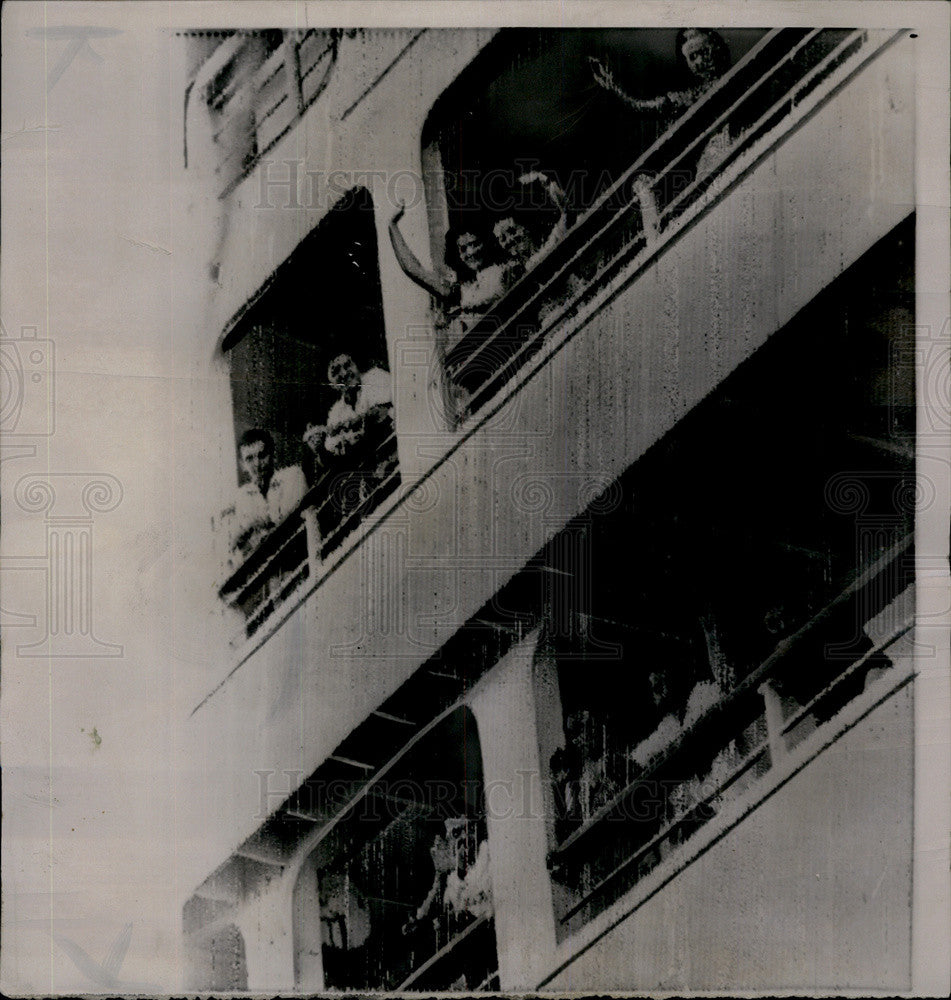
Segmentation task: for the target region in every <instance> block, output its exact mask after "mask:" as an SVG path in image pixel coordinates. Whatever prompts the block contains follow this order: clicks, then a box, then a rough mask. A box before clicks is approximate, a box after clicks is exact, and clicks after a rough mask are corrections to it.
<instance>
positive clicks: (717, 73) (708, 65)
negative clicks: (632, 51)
mask: <svg viewBox="0 0 951 1000" xmlns="http://www.w3.org/2000/svg"><path fill="white" fill-rule="evenodd" d="M675 47H676V55H677V61H678V62H679V63H680V65H681V66H682V67H683V68H684V70H685V72H686V74H687V75H688V76H689V77H690V78H692V80H693V85H692V86H689V87H687V88H686V89H684V90H672V91H669V92H668V93H666V94H661V95H659V96H657V97H634V96H632V95H631V94H629V93H627V91H626V90H624V88H623V87H621V86H620V84H618V82H617V81H616V80H615V78H614V73H613V72H612V71H611V69H610V68H609V67H608V66H606V65H605V64H604V63H603V62H601V60H600V59H597V58H596V57H595V56H589V57H588V59H589V62H590V64H591V69H592V72H593V74H594V80H595V83H597V84H598V86H600V87H603V88H604V89H605V90H606V91H608V92H609V93H611V94H615V95H616V96H617V97H619V98H620V99H621V100H622V101H623V102H624V103H625V104H626V105H627V106H628V107H629V108H631V109H632V110H633V111H637V112H640V113H642V114H650V115H657V116H658V117H659V118H660V120H661V122H662V123H663V125H664V127H665V128H669V127H670V126H671V125H673V123H674V122H675V121H677V119H678V118H679V117H680V116H681V115H682V114H683V113H684V112H685V111H687V110H688V109H689V108H690V107H692V106H693V105H694V104H696V103H697V101H699V100H700V98H701V97H703V96H704V94H706V93H707V91H708V90H710V88H711V87H713V85H714V84H715V83H716V82H717V81H718V80H719V79H720V77H722V76H723V74H724V73H726V71H727V70H728V69H729V68H730V50H729V47H728V46H727V44H726V42H725V41H724V39H723V36H722V35H721V34H720V33H719V32H718V31H714V30H713V29H711V28H684V29H682V30H681V31H679V32H677V39H676V42H675ZM729 145H730V133H729V127H728V126H723V128H721V129H720V130H719V131H718V132H717V133H716V134H715V135H713V136H711V137H710V138H709V139H708V140H707V143H706V146H705V147H704V149H703V151H702V152H701V154H700V158H699V160H698V161H697V166H696V176H698V177H700V176H703V175H704V174H705V173H707V172H708V171H709V170H710V169H712V168H713V167H714V166H715V165H716V164H717V163H718V162H719V161H720V160H721V159H722V157H723V155H724V154H725V153H726V151H727V149H728V147H729Z"/></svg>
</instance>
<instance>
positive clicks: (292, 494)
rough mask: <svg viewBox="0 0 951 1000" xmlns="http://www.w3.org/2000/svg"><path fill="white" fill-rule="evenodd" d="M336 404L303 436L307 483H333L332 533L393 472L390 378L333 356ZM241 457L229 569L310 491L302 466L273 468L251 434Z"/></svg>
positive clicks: (268, 452) (258, 437) (271, 455)
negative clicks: (335, 523)
mask: <svg viewBox="0 0 951 1000" xmlns="http://www.w3.org/2000/svg"><path fill="white" fill-rule="evenodd" d="M327 379H328V382H329V384H330V385H331V386H332V387H333V388H334V389H335V391H336V393H337V398H336V400H335V401H334V402H333V404H332V405H331V407H330V409H329V411H328V413H327V418H326V421H325V422H324V423H316V422H310V423H308V424H307V429H306V430H305V432H304V435H303V444H304V445H305V446H306V448H307V449H308V454H309V456H310V463H311V466H312V468H311V476H310V479H311V481H312V482H313V481H316V480H318V479H325V480H326V479H327V478H328V477H329V478H330V479H332V480H336V483H332V484H331V487H334V486H336V489H333V491H332V496H331V501H332V507H333V509H332V510H331V511H330V512H329V514H330V517H329V518H324V519H323V522H324V523H323V525H321V527H324V526H328V525H330V526H331V527H332V521H333V520H337V521H339V520H340V519H341V518H342V517H344V516H346V515H347V514H349V513H350V512H351V511H352V510H353V509H355V508H356V507H357V506H359V505H360V504H361V503H363V502H365V501H366V500H367V499H368V497H369V496H370V495H371V494H372V493H373V491H374V490H375V489H376V488H377V487H378V486H379V485H380V484H381V483H383V482H385V481H386V480H387V479H389V478H390V477H391V476H392V475H393V473H394V472H395V470H396V450H395V443H394V442H393V439H392V438H393V396H392V389H391V384H390V376H389V374H388V373H387V372H385V371H383V369H381V368H377V367H371V368H369V369H368V370H367V371H365V372H361V371H360V369H359V368H358V366H357V364H356V362H355V361H354V360H353V358H352V357H351V356H350V355H349V354H339V355H337V356H336V357H335V358H334V359H333V360H332V361H331V362H330V364H329V366H328V368H327ZM238 457H239V460H240V463H241V469H242V471H243V473H244V474H245V476H246V477H247V482H245V483H244V484H243V485H241V486H239V487H238V491H237V494H236V497H235V502H234V504H233V505H232V506H231V507H229V508H228V509H227V510H226V511H225V512H224V516H225V521H226V523H227V535H228V553H229V559H228V563H229V568H230V569H234V568H235V567H236V566H237V565H238V564H240V563H241V562H243V561H244V559H245V558H247V556H248V555H250V553H251V552H252V551H253V550H254V549H255V548H257V546H258V545H259V544H260V542H261V540H262V539H263V538H264V537H265V536H266V535H267V534H268V533H269V532H270V531H272V530H273V529H274V528H275V527H276V526H277V525H278V524H280V523H281V522H282V521H283V520H285V519H286V518H287V517H288V516H289V515H290V514H292V513H293V512H294V511H295V510H296V509H297V508H298V507H299V506H300V504H301V501H302V500H303V499H304V495H305V494H306V492H307V478H308V477H306V476H305V474H304V470H303V469H302V468H301V466H300V465H290V466H286V467H284V468H281V469H278V468H276V464H275V448H274V438H273V436H272V435H271V434H270V433H269V432H268V431H266V430H263V429H260V428H252V429H251V430H248V431H246V432H245V433H244V434H243V435H242V436H241V439H240V441H239V442H238Z"/></svg>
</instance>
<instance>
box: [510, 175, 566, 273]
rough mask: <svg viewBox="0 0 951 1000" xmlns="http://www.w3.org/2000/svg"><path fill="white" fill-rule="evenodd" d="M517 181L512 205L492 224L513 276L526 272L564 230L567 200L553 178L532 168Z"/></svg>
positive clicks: (562, 234) (560, 236)
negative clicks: (517, 184) (513, 204)
mask: <svg viewBox="0 0 951 1000" xmlns="http://www.w3.org/2000/svg"><path fill="white" fill-rule="evenodd" d="M518 183H519V188H518V190H517V192H516V196H515V207H514V208H513V209H512V211H510V212H507V213H506V214H504V215H503V216H502V217H501V218H500V219H499V220H498V221H497V222H496V223H495V225H494V226H493V227H492V234H493V235H494V236H495V238H496V240H497V241H498V244H499V246H500V247H501V249H502V253H503V254H504V255H505V257H506V258H507V259H508V261H509V262H510V265H509V267H510V274H511V275H512V276H515V277H518V276H521V275H522V274H524V273H525V272H526V271H530V270H531V269H532V268H533V267H534V266H535V265H536V264H537V263H538V262H539V261H540V260H541V259H542V258H543V257H544V256H545V255H546V254H547V253H548V252H549V250H551V249H552V247H554V246H557V244H558V243H560V242H561V241H562V239H564V236H565V233H566V232H567V231H568V203H567V200H566V198H565V193H564V191H562V189H561V187H560V186H559V184H558V182H557V181H556V180H554V179H553V178H551V177H548V176H547V175H546V174H543V173H541V172H540V171H538V170H533V171H531V172H529V173H526V174H522V175H521V177H519V179H518Z"/></svg>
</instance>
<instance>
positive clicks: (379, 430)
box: [303, 354, 397, 513]
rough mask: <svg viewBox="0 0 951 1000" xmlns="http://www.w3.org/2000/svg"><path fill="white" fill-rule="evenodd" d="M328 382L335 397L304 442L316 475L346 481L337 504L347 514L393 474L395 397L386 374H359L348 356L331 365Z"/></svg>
mask: <svg viewBox="0 0 951 1000" xmlns="http://www.w3.org/2000/svg"><path fill="white" fill-rule="evenodd" d="M327 379H328V382H329V384H330V385H331V386H332V387H334V388H335V389H336V391H337V392H338V393H339V395H338V397H337V399H336V400H335V401H334V403H333V404H332V405H331V407H330V411H329V412H328V414H327V422H326V423H325V424H315V423H309V424H308V425H307V429H306V431H305V432H304V436H303V440H304V444H305V445H307V447H308V448H309V449H310V450H311V452H312V453H313V455H314V462H315V467H316V469H317V471H318V473H320V472H329V473H336V475H337V476H343V477H345V478H346V480H347V482H346V483H344V482H343V481H341V482H340V483H338V490H337V496H336V499H337V502H338V505H339V506H341V508H342V512H343V513H348V512H349V511H350V510H352V509H354V508H355V507H356V506H358V505H359V504H360V503H362V502H363V501H364V500H366V499H367V498H368V497H369V496H370V494H371V493H372V492H373V491H374V490H375V489H376V487H377V486H379V485H380V484H381V483H383V482H384V481H385V480H386V479H387V478H388V477H389V476H390V475H392V474H393V473H394V472H395V471H396V462H397V457H396V449H395V447H393V446H392V442H390V446H387V442H388V440H389V439H390V438H391V437H392V435H393V430H394V425H393V393H392V389H391V385H390V376H389V374H388V373H387V372H385V371H383V369H382V368H377V367H372V368H370V369H369V370H368V371H366V372H361V371H360V370H359V368H358V367H357V364H356V362H355V361H354V360H353V358H352V357H351V356H350V355H349V354H339V355H337V357H335V358H334V359H333V360H332V361H331V362H330V364H329V365H328V367H327ZM348 487H349V488H348ZM354 487H355V488H354Z"/></svg>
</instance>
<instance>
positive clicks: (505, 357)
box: [422, 29, 887, 416]
mask: <svg viewBox="0 0 951 1000" xmlns="http://www.w3.org/2000/svg"><path fill="white" fill-rule="evenodd" d="M692 30H693V31H694V32H695V33H696V32H699V34H700V35H702V36H704V37H705V38H706V39H707V43H708V44H709V46H711V47H712V48H714V49H716V50H717V52H718V53H719V54H718V55H717V56H716V59H715V62H716V66H717V69H716V74H715V75H714V76H712V77H710V78H705V79H704V80H700V79H699V78H698V77H697V75H696V73H695V72H694V70H692V69H690V68H689V67H688V62H687V59H686V56H685V53H686V51H687V49H688V46H687V44H686V42H684V41H683V39H682V38H681V34H680V33H679V32H675V31H673V30H666V29H638V30H630V29H628V30H602V31H588V30H562V31H553V30H546V31H535V30H524V29H513V30H511V31H506V32H502V33H500V34H499V36H498V37H497V39H495V40H493V42H492V43H491V44H490V45H489V46H487V48H486V49H485V51H484V52H482V53H480V55H479V57H478V58H477V59H476V60H474V61H473V63H472V64H471V66H470V67H469V68H468V69H467V70H466V71H465V72H464V73H463V74H461V75H460V77H459V78H458V79H457V81H456V82H455V83H454V84H453V86H452V87H451V88H450V89H448V90H447V91H446V92H445V93H444V94H443V95H442V96H441V97H440V99H439V101H438V102H437V103H436V105H435V106H434V108H433V110H432V112H431V115H430V117H429V119H428V121H427V125H426V128H425V130H424V134H423V137H422V142H423V148H424V163H425V164H426V171H425V176H426V181H427V202H428V206H429V213H430V235H431V255H432V259H433V260H434V261H441V260H446V261H450V260H451V259H452V256H453V254H454V253H455V252H456V250H457V249H458V246H455V247H454V246H453V245H449V246H446V234H447V232H450V233H452V235H453V237H457V234H460V233H462V234H467V238H469V237H471V235H472V234H473V233H481V234H483V236H482V238H483V240H485V241H486V243H487V248H488V249H487V251H486V253H485V255H484V256H485V257H486V259H487V258H488V257H490V256H491V255H492V254H493V253H496V252H498V253H500V254H501V255H502V258H503V263H504V265H505V269H506V270H505V280H504V281H503V282H502V283H501V285H502V287H501V291H499V288H498V287H496V286H493V288H494V294H493V295H487V294H484V293H485V291H486V290H485V288H480V289H477V290H478V291H480V292H481V293H483V294H479V295H474V296H473V298H474V299H476V300H478V301H480V302H481V304H482V313H481V316H475V315H470V316H467V317H466V318H465V322H464V324H463V326H464V329H459V328H457V327H454V328H452V329H451V330H449V331H448V332H446V333H444V334H443V338H442V339H443V342H444V344H445V348H444V364H445V370H446V374H447V382H448V386H449V388H448V390H447V391H448V394H449V396H450V403H449V405H450V407H455V409H456V410H457V411H458V414H459V415H460V416H465V415H466V414H467V413H471V412H474V411H475V410H477V409H479V408H480V407H481V406H482V405H483V404H485V403H487V402H488V401H489V400H490V399H492V398H493V397H494V396H495V395H496V394H497V393H498V392H499V391H500V390H501V389H502V388H503V387H504V385H505V384H506V383H507V382H508V381H509V380H510V379H511V378H512V377H513V376H514V375H515V374H516V373H517V372H518V371H519V370H520V369H521V368H523V367H524V366H525V365H526V364H527V363H528V362H529V361H530V359H531V358H532V356H533V355H534V354H535V353H536V352H537V351H539V350H540V349H541V348H542V346H543V344H544V338H545V336H546V335H547V334H548V332H549V331H553V330H554V329H555V328H556V327H558V326H559V325H560V324H563V323H564V322H567V321H568V320H569V319H571V317H573V316H575V315H576V314H577V313H578V312H579V311H580V309H581V308H582V307H583V306H584V304H585V303H586V301H588V300H589V299H590V298H591V296H593V295H594V294H596V293H597V291H598V289H602V288H603V287H604V286H605V284H606V283H607V282H608V281H610V280H611V279H612V278H615V277H617V276H618V274H619V273H620V272H621V270H622V268H624V267H626V266H627V265H628V264H629V263H630V262H632V261H633V260H635V259H637V258H638V256H639V255H641V251H645V254H644V255H641V259H646V256H647V254H649V253H650V252H651V249H652V247H653V245H654V244H656V242H657V241H658V240H659V239H660V238H661V237H662V234H663V232H664V230H665V228H667V227H668V226H670V225H671V223H672V222H673V221H674V220H676V219H677V218H679V217H680V216H683V215H684V214H686V213H687V212H688V211H689V210H690V209H691V208H692V207H693V206H694V205H696V203H697V202H698V201H700V200H701V199H702V197H703V196H704V194H705V192H706V191H707V190H708V189H709V188H710V187H711V185H712V184H713V183H714V182H715V180H716V178H717V177H718V176H720V175H721V174H722V173H723V172H724V171H725V170H726V169H727V168H728V167H730V166H731V165H732V164H734V163H735V162H736V161H737V159H738V158H739V157H740V156H741V155H742V154H743V153H744V152H745V151H746V150H748V149H749V148H750V147H751V146H752V145H753V144H755V143H757V142H758V141H760V140H761V139H763V137H764V136H766V135H768V134H770V133H771V131H773V130H775V129H778V128H780V127H782V122H783V119H784V118H786V119H788V118H789V117H790V116H791V115H794V114H795V113H796V108H797V106H798V105H799V104H801V103H802V102H803V101H804V100H805V98H806V97H807V95H809V94H811V92H812V91H814V90H815V89H816V88H817V87H819V86H821V85H824V83H825V82H826V81H828V80H829V78H830V76H831V75H832V74H834V73H837V72H839V71H840V70H841V69H842V68H843V67H844V66H845V65H846V64H847V63H849V61H850V60H853V61H854V60H855V59H857V58H858V53H859V51H860V50H861V49H863V48H864V47H867V46H869V45H870V44H874V45H882V44H886V43H887V39H885V38H884V37H880V36H876V37H875V39H872V38H871V36H870V34H869V33H868V32H864V31H861V30H855V31H850V30H848V29H776V30H773V31H764V30H722V31H714V30H712V29H692ZM694 40H696V35H695V36H694ZM597 67H600V69H597ZM596 70H597V71H596ZM843 72H844V70H843ZM605 73H607V76H605ZM608 79H609V80H610V85H608V84H607V83H606V81H607V80H608ZM599 80H600V82H599ZM621 95H623V97H622V96H621ZM532 173H536V174H541V175H542V176H543V178H545V181H544V183H542V182H540V181H538V180H537V179H536V180H532V181H531V182H528V181H526V180H525V175H526V174H532ZM551 182H557V189H558V190H559V191H560V192H561V195H560V196H559V197H558V198H557V199H556V198H555V196H554V195H553V194H552V193H551V192H552V190H553V188H552V184H551ZM556 201H557V202H558V204H559V205H560V206H561V209H563V211H559V212H554V214H555V215H556V216H557V218H558V220H560V225H558V224H555V225H552V223H551V218H552V214H553V205H554V203H555V202H556ZM450 226H451V227H453V228H452V229H451V230H450V228H449V227H450ZM499 226H502V229H499V228H498V227H499ZM513 227H514V228H513ZM489 228H492V231H493V232H492V235H491V236H488V237H487V236H485V235H484V234H485V233H486V231H487V230H488V229H489ZM519 231H521V232H522V233H523V236H520V237H518V238H517V239H515V238H513V237H512V235H511V234H512V233H517V232H519ZM553 236H554V237H556V238H555V239H552V237H553ZM493 240H494V241H495V242H493ZM496 244H498V245H496ZM513 248H514V249H513ZM519 248H521V249H519ZM470 279H471V276H470ZM471 280H473V281H474V280H475V279H471ZM460 282H461V285H460V287H461V288H463V289H464V287H465V283H464V282H462V279H460ZM477 283H478V284H481V283H480V282H477ZM438 325H439V317H438V316H437V328H438Z"/></svg>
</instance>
